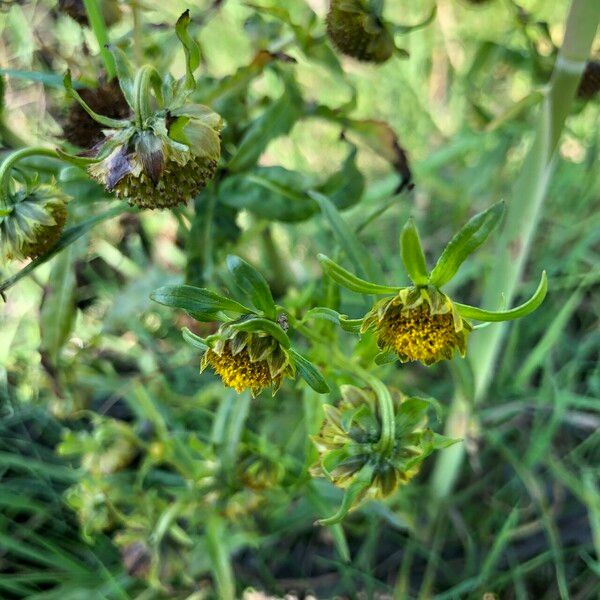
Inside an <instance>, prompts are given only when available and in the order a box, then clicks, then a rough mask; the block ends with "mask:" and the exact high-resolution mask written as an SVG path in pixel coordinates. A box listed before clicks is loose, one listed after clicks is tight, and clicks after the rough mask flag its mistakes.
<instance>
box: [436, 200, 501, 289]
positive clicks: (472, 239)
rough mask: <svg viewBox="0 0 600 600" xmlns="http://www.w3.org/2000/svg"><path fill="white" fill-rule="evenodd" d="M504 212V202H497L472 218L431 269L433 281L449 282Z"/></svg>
mask: <svg viewBox="0 0 600 600" xmlns="http://www.w3.org/2000/svg"><path fill="white" fill-rule="evenodd" d="M503 214H504V202H497V203H496V204H494V205H493V206H491V207H490V208H488V209H487V210H485V211H483V212H481V213H479V214H477V215H475V216H474V217H473V218H471V219H470V220H469V221H468V223H467V224H466V225H465V226H464V227H463V228H462V229H461V230H460V231H459V232H458V233H457V234H456V235H455V236H454V237H453V238H452V239H451V240H450V242H449V243H448V245H447V246H446V248H445V249H444V251H443V252H442V255H441V256H440V258H439V260H438V261H437V264H436V265H435V267H434V268H433V270H432V271H431V277H430V278H431V283H432V284H433V285H435V286H437V287H442V286H443V285H445V284H446V283H448V282H449V281H450V280H451V279H452V278H453V277H454V275H456V272H457V271H458V269H459V267H460V265H461V264H462V263H463V262H464V261H465V259H466V258H467V257H468V256H469V255H470V254H471V253H473V252H474V251H475V250H477V248H479V246H481V245H482V244H483V243H484V242H485V241H486V240H487V238H488V236H489V235H490V233H492V231H493V230H494V228H495V227H496V226H497V225H498V223H499V222H500V219H501V218H502V215H503Z"/></svg>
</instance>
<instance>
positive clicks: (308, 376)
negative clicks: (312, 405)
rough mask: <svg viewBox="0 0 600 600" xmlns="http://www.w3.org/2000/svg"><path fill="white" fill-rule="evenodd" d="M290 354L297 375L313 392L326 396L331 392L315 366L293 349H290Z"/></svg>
mask: <svg viewBox="0 0 600 600" xmlns="http://www.w3.org/2000/svg"><path fill="white" fill-rule="evenodd" d="M290 354H291V355H292V357H293V358H294V362H295V363H296V368H297V369H298V374H299V375H300V377H302V379H304V381H306V383H308V385H310V387H311V388H312V389H313V390H315V392H317V393H319V394H327V393H329V392H330V391H331V390H330V389H329V386H328V385H327V382H326V381H325V379H323V376H322V375H321V373H319V370H318V369H317V367H315V365H313V364H312V363H311V362H310V361H309V360H307V359H306V358H304V356H302V355H301V354H299V353H298V352H296V351H295V350H294V349H293V348H291V349H290Z"/></svg>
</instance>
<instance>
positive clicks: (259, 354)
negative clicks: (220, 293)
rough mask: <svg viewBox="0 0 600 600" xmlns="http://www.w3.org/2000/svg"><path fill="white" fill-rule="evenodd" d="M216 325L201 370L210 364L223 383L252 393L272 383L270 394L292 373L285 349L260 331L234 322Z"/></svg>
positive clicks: (238, 390) (258, 391) (290, 361)
mask: <svg viewBox="0 0 600 600" xmlns="http://www.w3.org/2000/svg"><path fill="white" fill-rule="evenodd" d="M240 321H248V319H247V318H242V319H240V320H238V321H236V322H233V323H226V324H224V325H222V326H221V327H220V328H219V331H218V333H217V336H216V337H217V338H218V339H217V341H216V342H215V343H214V344H213V345H212V347H211V348H209V349H208V350H207V351H206V352H205V353H204V356H203V357H202V361H201V371H203V370H204V369H206V367H207V366H209V365H210V366H211V367H212V368H213V369H214V370H215V372H216V373H217V375H219V377H220V378H221V379H222V380H223V383H224V384H225V385H226V386H228V387H230V388H233V389H234V390H235V391H236V392H243V391H244V390H250V391H251V393H252V395H253V396H256V395H257V394H259V393H260V392H261V391H262V390H263V389H264V388H266V387H269V386H271V387H272V390H273V394H275V393H276V392H277V390H278V389H279V387H280V386H281V382H282V380H283V378H284V377H291V378H293V377H295V374H296V369H295V366H294V363H293V361H292V360H291V359H290V355H289V353H288V351H287V350H286V349H285V348H283V347H282V346H281V344H280V343H279V341H277V340H276V339H275V338H274V337H272V336H271V335H270V334H268V333H266V332H263V331H239V330H237V329H236V328H235V324H236V323H239V322H240Z"/></svg>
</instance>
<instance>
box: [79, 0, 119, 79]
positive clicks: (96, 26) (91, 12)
mask: <svg viewBox="0 0 600 600" xmlns="http://www.w3.org/2000/svg"><path fill="white" fill-rule="evenodd" d="M83 4H84V6H85V10H86V13H87V17H88V21H89V22H90V27H91V28H92V31H93V32H94V35H95V36H96V40H97V42H98V46H99V47H100V55H101V56H102V60H103V61H104V67H105V69H106V74H107V75H108V79H109V80H110V79H114V77H115V75H116V73H117V71H116V68H115V61H114V58H113V57H112V54H111V53H110V52H109V51H108V48H107V47H106V46H108V44H109V39H108V32H107V30H106V24H105V23H104V17H103V16H102V12H101V11H100V7H99V6H98V0H83Z"/></svg>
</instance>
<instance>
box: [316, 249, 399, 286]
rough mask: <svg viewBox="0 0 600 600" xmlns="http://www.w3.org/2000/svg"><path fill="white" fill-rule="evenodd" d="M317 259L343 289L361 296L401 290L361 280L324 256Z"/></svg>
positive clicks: (320, 255) (321, 255)
mask: <svg viewBox="0 0 600 600" xmlns="http://www.w3.org/2000/svg"><path fill="white" fill-rule="evenodd" d="M317 258H318V259H319V262H320V263H321V266H322V267H323V270H324V271H325V273H327V275H329V277H331V278H332V279H333V280H334V281H335V282H336V283H338V284H339V285H341V286H342V287H345V288H347V289H349V290H352V291H353V292H358V293H359V294H378V295H388V294H397V293H398V292H399V291H400V289H401V288H398V287H389V286H386V285H378V284H376V283H371V282H370V281H365V280H364V279H360V278H359V277H357V276H356V275H353V274H352V273H350V272H349V271H346V269H344V268H343V267H341V266H340V265H338V264H337V263H336V262H334V261H333V260H331V259H330V258H329V257H327V256H325V255H324V254H319V255H318V256H317Z"/></svg>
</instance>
